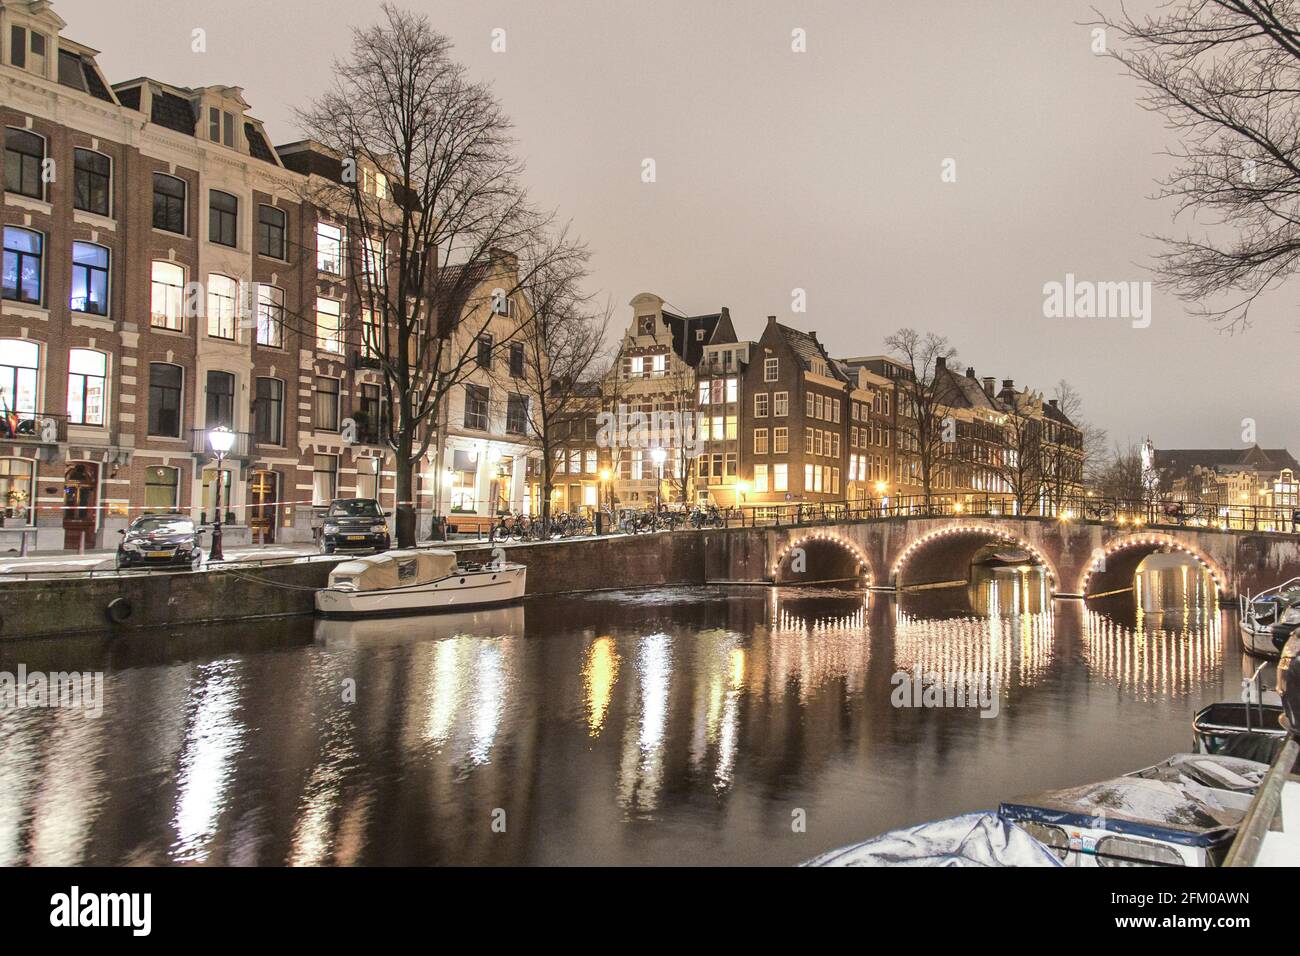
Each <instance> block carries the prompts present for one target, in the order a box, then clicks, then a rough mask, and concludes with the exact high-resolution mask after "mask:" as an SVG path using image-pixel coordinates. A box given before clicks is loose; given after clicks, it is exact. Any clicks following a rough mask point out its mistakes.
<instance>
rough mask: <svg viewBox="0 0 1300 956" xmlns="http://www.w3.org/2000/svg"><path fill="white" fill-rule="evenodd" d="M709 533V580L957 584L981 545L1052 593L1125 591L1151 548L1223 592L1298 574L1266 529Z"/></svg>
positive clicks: (903, 521)
mask: <svg viewBox="0 0 1300 956" xmlns="http://www.w3.org/2000/svg"><path fill="white" fill-rule="evenodd" d="M713 535H716V537H713ZM710 537H711V538H712V540H710V541H709V542H708V546H707V547H706V549H705V562H706V569H705V574H706V577H707V578H708V579H709V580H710V581H719V582H720V581H737V582H739V581H749V582H755V583H756V582H759V581H765V582H775V583H778V584H781V583H790V584H793V583H815V582H830V581H843V580H849V579H865V580H866V581H867V582H868V583H869V584H870V585H871V586H872V587H874V588H882V589H893V590H909V589H914V588H920V587H925V586H927V585H931V586H933V585H938V584H945V583H966V582H967V581H968V580H969V577H970V567H971V561H972V559H973V558H974V557H975V556H976V555H977V554H978V553H979V551H980V550H981V549H983V548H986V547H988V546H990V545H992V546H995V547H998V548H1001V549H1004V550H1007V551H1024V552H1028V553H1029V554H1031V555H1033V556H1034V557H1035V558H1036V559H1037V561H1038V562H1041V564H1042V565H1043V567H1044V569H1045V571H1046V573H1047V575H1048V577H1049V579H1050V582H1051V587H1052V591H1053V594H1054V595H1055V596H1057V597H1090V596H1093V597H1095V596H1100V595H1105V594H1111V593H1116V592H1120V591H1123V590H1126V589H1129V588H1131V587H1132V585H1133V576H1134V573H1135V572H1136V570H1137V567H1138V565H1139V564H1140V563H1141V562H1142V560H1143V559H1144V558H1146V557H1147V556H1148V555H1151V554H1155V553H1159V552H1164V553H1175V552H1182V553H1185V554H1187V555H1188V556H1189V557H1191V558H1192V559H1193V560H1195V561H1196V562H1198V563H1199V564H1201V565H1202V566H1204V567H1205V569H1206V570H1207V571H1208V572H1209V573H1210V576H1211V577H1212V578H1213V580H1214V582H1215V584H1216V586H1217V588H1218V591H1219V594H1220V596H1221V597H1225V598H1226V597H1233V596H1235V595H1237V594H1244V593H1247V592H1258V591H1261V590H1264V589H1265V588H1270V587H1272V586H1273V585H1275V584H1279V583H1281V582H1282V581H1285V580H1287V579H1289V578H1292V577H1296V576H1297V575H1300V536H1297V535H1292V534H1285V533H1275V532H1249V531H1220V530H1217V529H1208V528H1132V527H1128V528H1125V527H1116V526H1114V525H1109V524H1104V523H1100V522H1097V523H1094V522H1079V521H1061V520H1057V519H1052V518H1036V517H997V516H990V517H978V518H977V517H970V518H960V517H939V518H903V517H899V518H869V519H863V520H856V521H828V522H825V523H820V524H803V525H793V526H774V527H762V526H760V527H753V528H744V529H731V530H728V531H721V532H712V533H710Z"/></svg>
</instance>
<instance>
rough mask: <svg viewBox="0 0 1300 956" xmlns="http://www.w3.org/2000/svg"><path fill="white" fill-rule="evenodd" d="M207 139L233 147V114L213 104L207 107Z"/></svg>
mask: <svg viewBox="0 0 1300 956" xmlns="http://www.w3.org/2000/svg"><path fill="white" fill-rule="evenodd" d="M208 139H210V140H212V142H214V143H221V144H222V145H225V146H229V147H230V148H232V149H233V148H234V146H235V116H234V114H233V113H229V112H227V111H225V110H221V109H217V107H215V106H209V107H208Z"/></svg>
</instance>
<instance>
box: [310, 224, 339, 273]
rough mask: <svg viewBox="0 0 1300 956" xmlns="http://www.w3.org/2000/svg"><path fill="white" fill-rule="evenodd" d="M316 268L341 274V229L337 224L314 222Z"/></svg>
mask: <svg viewBox="0 0 1300 956" xmlns="http://www.w3.org/2000/svg"><path fill="white" fill-rule="evenodd" d="M316 269H317V270H318V271H320V272H325V273H328V274H329V275H332V276H341V275H343V230H342V229H341V228H340V227H339V226H331V225H330V224H329V223H327V222H318V223H317V224H316Z"/></svg>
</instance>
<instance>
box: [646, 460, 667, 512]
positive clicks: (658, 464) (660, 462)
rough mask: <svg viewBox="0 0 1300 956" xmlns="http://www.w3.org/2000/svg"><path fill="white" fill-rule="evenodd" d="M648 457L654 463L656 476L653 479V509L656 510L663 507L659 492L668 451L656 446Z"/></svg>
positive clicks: (662, 482)
mask: <svg viewBox="0 0 1300 956" xmlns="http://www.w3.org/2000/svg"><path fill="white" fill-rule="evenodd" d="M650 459H651V461H653V462H654V463H655V468H656V469H657V473H658V476H659V477H658V478H657V479H656V480H655V511H656V512H658V511H659V510H660V509H661V508H662V507H663V502H662V500H661V497H660V496H661V493H662V491H663V484H664V462H665V461H667V460H668V452H666V451H664V450H663V449H662V448H656V449H654V450H653V451H651V452H650Z"/></svg>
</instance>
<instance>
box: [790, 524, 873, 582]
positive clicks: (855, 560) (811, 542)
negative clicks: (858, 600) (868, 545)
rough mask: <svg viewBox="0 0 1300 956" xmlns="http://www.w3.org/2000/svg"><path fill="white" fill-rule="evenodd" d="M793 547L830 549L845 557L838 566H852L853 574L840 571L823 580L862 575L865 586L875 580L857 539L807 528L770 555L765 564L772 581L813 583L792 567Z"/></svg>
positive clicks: (794, 548)
mask: <svg viewBox="0 0 1300 956" xmlns="http://www.w3.org/2000/svg"><path fill="white" fill-rule="evenodd" d="M796 549H803V550H804V551H805V552H808V551H815V550H817V549H831V553H832V554H833V553H834V551H838V552H839V555H840V557H841V558H842V559H844V560H843V561H842V562H841V563H840V564H839V565H838V566H839V567H840V568H841V569H843V570H846V571H847V570H848V569H849V568H850V566H852V569H853V574H852V575H849V574H841V575H840V576H839V577H834V576H832V577H829V578H822V579H821V580H823V581H830V580H845V579H847V578H848V577H856V578H858V579H863V578H865V583H866V585H867V587H871V586H872V585H873V584H874V583H875V580H876V575H875V572H874V571H873V569H872V567H871V561H870V559H868V558H867V556H866V554H865V552H863V550H862V548H860V547H859V546H858V545H857V543H855V542H854V541H852V540H850V539H848V538H846V537H844V536H843V535H840V534H836V533H835V532H833V531H829V530H827V529H824V528H823V529H818V530H816V531H810V532H808V533H807V534H800V535H797V536H796V537H792V538H791V539H790V540H789V541H788V542H786V544H785V545H784V546H783V547H782V548H781V549H780V550H779V551H778V552H777V553H776V556H775V557H774V558H773V559H772V563H771V565H770V566H769V568H768V577H769V578H770V579H771V580H772V581H773V582H774V583H776V584H799V583H815V582H813V581H809V580H808V578H807V577H806V576H804V574H803V573H802V572H798V571H796V570H794V569H793V568H792V567H791V562H792V561H793V560H794V558H795V557H796V556H795V551H796ZM804 557H805V558H806V557H807V555H806V554H805V556H804ZM814 557H816V555H814ZM833 566H834V565H833ZM831 573H832V575H833V574H834V572H831Z"/></svg>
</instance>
